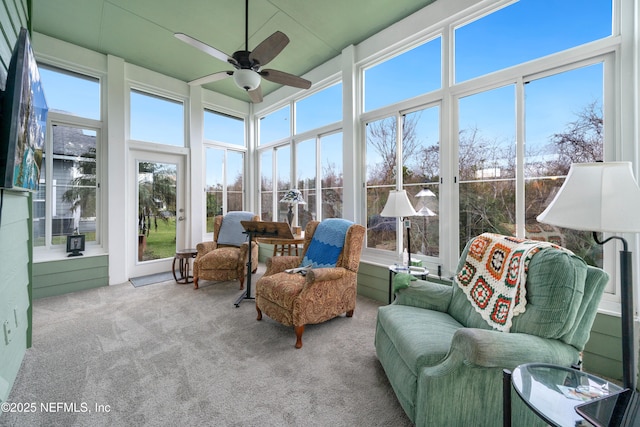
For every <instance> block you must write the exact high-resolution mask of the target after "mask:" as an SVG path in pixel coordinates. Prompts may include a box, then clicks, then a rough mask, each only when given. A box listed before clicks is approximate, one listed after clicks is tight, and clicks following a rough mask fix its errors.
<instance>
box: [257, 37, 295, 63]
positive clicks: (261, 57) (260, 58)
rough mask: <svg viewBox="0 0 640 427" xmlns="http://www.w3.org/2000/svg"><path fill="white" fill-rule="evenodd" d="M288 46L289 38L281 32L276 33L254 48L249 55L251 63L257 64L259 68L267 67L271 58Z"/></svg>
mask: <svg viewBox="0 0 640 427" xmlns="http://www.w3.org/2000/svg"><path fill="white" fill-rule="evenodd" d="M288 44H289V37H287V36H286V34H284V33H283V32H280V31H276V32H275V33H273V34H271V35H270V36H269V37H267V38H266V39H264V40H263V41H262V43H260V44H259V45H258V46H256V48H255V49H253V51H252V52H251V53H250V54H249V59H250V60H251V61H252V62H257V63H258V64H260V66H264V65H267V63H269V62H271V60H272V59H273V58H275V57H276V56H278V54H279V53H280V52H282V49H284V48H285V47H286V46H287V45H288Z"/></svg>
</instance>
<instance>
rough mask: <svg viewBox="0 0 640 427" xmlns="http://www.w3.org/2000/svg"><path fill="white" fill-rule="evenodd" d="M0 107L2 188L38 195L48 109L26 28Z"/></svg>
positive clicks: (8, 71) (20, 38) (0, 177)
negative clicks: (33, 192) (36, 193)
mask: <svg viewBox="0 0 640 427" xmlns="http://www.w3.org/2000/svg"><path fill="white" fill-rule="evenodd" d="M0 106H1V110H0V188H6V189H13V190H20V191H22V190H27V191H36V190H37V189H38V184H39V181H40V167H41V165H42V158H43V149H44V142H45V131H46V128H47V113H48V111H49V109H48V107H47V101H46V99H45V96H44V91H43V88H42V83H41V82H40V73H39V72H38V66H37V65H36V60H35V57H34V55H33V50H32V49H31V42H30V41H29V34H28V32H27V30H26V29H25V28H21V29H20V34H19V35H18V40H17V41H16V44H15V47H14V48H13V53H12V55H11V62H10V63H9V69H8V70H7V81H6V84H5V90H4V92H3V93H2V101H1V102H0Z"/></svg>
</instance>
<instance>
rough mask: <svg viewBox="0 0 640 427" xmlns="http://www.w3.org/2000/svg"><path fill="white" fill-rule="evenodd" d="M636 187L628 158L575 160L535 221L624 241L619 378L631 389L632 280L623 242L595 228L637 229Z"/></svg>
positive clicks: (613, 230)
mask: <svg viewBox="0 0 640 427" xmlns="http://www.w3.org/2000/svg"><path fill="white" fill-rule="evenodd" d="M639 213H640V188H638V184H637V182H636V180H635V179H634V177H633V172H632V170H631V163H630V162H601V163H574V164H572V165H571V169H570V170H569V174H568V175H567V179H566V180H565V182H564V184H563V185H562V187H561V188H560V190H559V191H558V194H557V195H556V197H555V199H553V201H552V202H551V204H550V205H549V206H548V207H547V208H546V209H545V210H544V212H542V213H541V214H540V215H538V218H537V219H538V221H540V222H542V223H545V224H551V225H555V226H558V227H564V228H569V229H573V230H582V231H592V232H593V238H594V240H595V241H596V243H598V244H599V245H604V244H605V243H607V242H608V241H610V240H612V239H617V240H620V241H621V242H622V246H623V250H622V251H620V305H621V310H620V311H621V323H622V382H623V385H624V387H627V388H630V389H635V382H636V381H635V378H634V376H635V369H634V358H633V335H634V334H633V332H634V330H633V280H632V264H631V252H629V250H628V246H627V241H626V240H625V239H624V238H623V237H620V236H611V237H609V238H608V239H606V240H604V241H600V240H599V239H598V235H597V234H596V233H597V232H611V233H637V232H640V215H639Z"/></svg>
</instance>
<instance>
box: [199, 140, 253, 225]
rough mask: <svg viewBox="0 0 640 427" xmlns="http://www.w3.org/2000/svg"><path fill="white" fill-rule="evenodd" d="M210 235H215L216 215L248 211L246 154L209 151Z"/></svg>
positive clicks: (213, 149) (207, 174)
mask: <svg viewBox="0 0 640 427" xmlns="http://www.w3.org/2000/svg"><path fill="white" fill-rule="evenodd" d="M205 168H206V183H205V185H206V192H205V194H206V199H207V200H206V209H207V215H206V218H207V233H213V220H214V218H215V216H216V215H222V214H225V213H226V212H230V211H241V210H243V207H244V203H243V200H244V184H243V182H244V173H243V171H244V153H242V152H238V151H233V150H227V149H222V148H213V147H207V148H206V167H205Z"/></svg>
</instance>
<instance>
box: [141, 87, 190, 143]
mask: <svg viewBox="0 0 640 427" xmlns="http://www.w3.org/2000/svg"><path fill="white" fill-rule="evenodd" d="M130 118H131V120H130V121H129V126H130V139H133V140H137V141H146V142H155V143H158V144H167V145H173V146H176V147H184V106H183V104H182V102H178V101H174V100H170V99H167V98H162V97H159V96H155V95H151V94H147V93H143V92H140V91H137V90H131V96H130Z"/></svg>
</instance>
